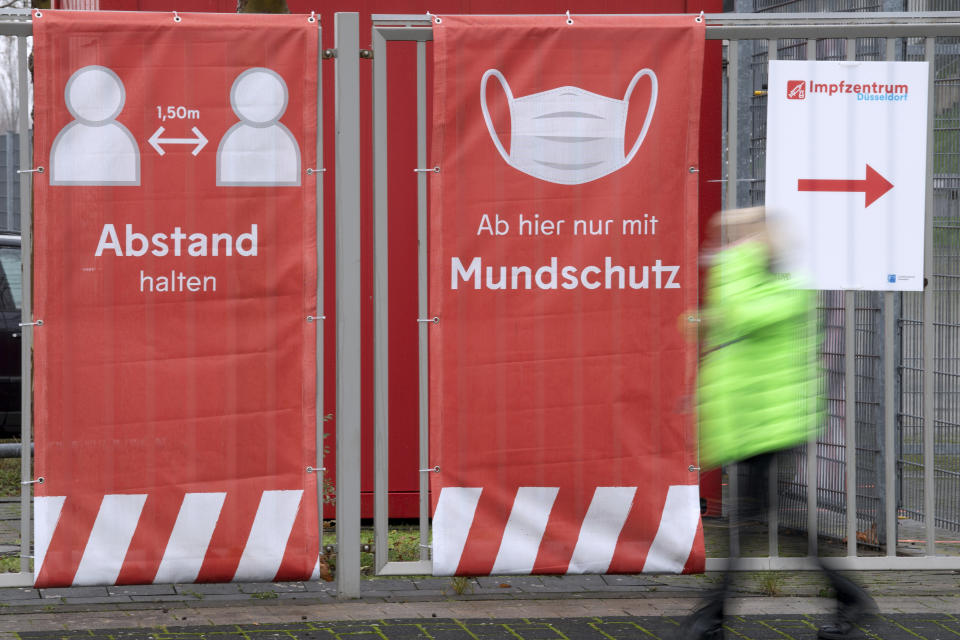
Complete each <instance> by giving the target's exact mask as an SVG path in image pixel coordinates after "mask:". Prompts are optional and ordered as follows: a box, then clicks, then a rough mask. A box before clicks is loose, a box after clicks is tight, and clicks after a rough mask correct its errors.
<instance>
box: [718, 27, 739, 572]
mask: <svg viewBox="0 0 960 640" xmlns="http://www.w3.org/2000/svg"><path fill="white" fill-rule="evenodd" d="M739 53H740V43H739V42H738V41H736V40H731V41H730V42H729V44H727V193H726V196H727V197H726V208H727V209H735V208H736V207H737V91H738V89H737V71H738V66H739V65H738V60H739V58H738V56H739ZM721 234H722V235H723V236H724V240H725V239H726V238H725V236H726V234H725V233H723V232H721ZM727 498H728V499H729V501H730V504H729V506H728V508H727V523H728V525H729V527H730V554H729V555H730V557H731V558H737V557H739V556H740V536H739V533H738V531H737V525H738V519H739V518H738V515H737V503H738V498H739V495H738V487H737V465H736V464H735V463H734V464H728V465H727Z"/></svg>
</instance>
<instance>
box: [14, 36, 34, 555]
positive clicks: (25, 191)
mask: <svg viewBox="0 0 960 640" xmlns="http://www.w3.org/2000/svg"><path fill="white" fill-rule="evenodd" d="M17 66H18V82H19V83H20V107H19V113H18V114H17V124H18V127H17V128H18V130H19V133H20V168H21V169H31V168H33V158H32V155H33V154H32V153H31V151H33V145H30V144H28V141H29V140H30V104H29V102H28V99H29V93H30V80H29V70H28V69H27V39H26V37H24V36H20V37H18V38H17ZM32 188H33V174H32V173H22V174H20V243H21V247H22V248H21V254H20V255H21V256H23V287H22V289H23V298H22V304H21V312H20V316H21V318H22V320H21V321H20V322H31V321H32V320H33V270H32V267H33V235H32V234H33V215H32V214H33V201H32V199H31V195H32ZM22 329H23V330H22V331H21V332H20V381H21V385H20V438H21V439H20V441H21V442H32V441H33V435H32V429H33V327H32V326H29V325H28V326H24V327H22ZM31 462H32V460H31V458H30V456H29V455H22V456H20V479H21V482H24V483H26V482H29V481H31V480H33V471H32V470H31V468H30V466H31ZM20 486H21V490H20V572H21V573H29V572H30V558H29V557H28V556H30V555H31V553H30V544H31V539H32V537H33V522H32V520H33V518H32V515H33V512H32V511H31V508H32V506H33V505H32V504H31V488H32V487H33V485H32V484H22V485H20Z"/></svg>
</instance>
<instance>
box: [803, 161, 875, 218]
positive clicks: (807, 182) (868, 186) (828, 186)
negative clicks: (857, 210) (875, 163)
mask: <svg viewBox="0 0 960 640" xmlns="http://www.w3.org/2000/svg"><path fill="white" fill-rule="evenodd" d="M890 189H893V184H892V183H891V182H890V181H888V180H887V179H886V178H884V177H883V176H882V175H880V174H879V173H877V172H876V170H874V168H873V167H871V166H870V165H867V177H866V178H864V179H863V180H815V179H803V178H801V179H799V180H797V191H842V192H845V193H855V192H858V191H862V192H863V206H864V208H866V207H869V206H870V205H871V204H873V203H874V202H876V200H877V198H879V197H880V196H882V195H883V194H885V193H886V192H887V191H890Z"/></svg>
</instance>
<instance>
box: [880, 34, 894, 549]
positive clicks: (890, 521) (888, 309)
mask: <svg viewBox="0 0 960 640" xmlns="http://www.w3.org/2000/svg"><path fill="white" fill-rule="evenodd" d="M895 46H896V40H895V39H893V38H887V55H886V59H887V60H893V59H894V55H895V51H894V48H895ZM895 304H896V301H895V300H894V292H893V291H884V293H883V428H884V430H883V442H884V445H883V449H884V452H883V453H884V457H883V471H884V489H885V490H884V496H883V498H884V509H883V512H884V522H885V527H884V530H885V531H886V548H887V555H888V556H896V555H897V492H896V491H895V487H896V486H897V443H896V440H895V438H896V433H895V431H896V428H897V423H896V420H897V414H896V405H895V404H894V386H895V382H896V380H895V375H896V371H895V368H894V367H895V362H894V344H893V341H894V335H895V331H896V326H895V324H894V322H895V319H896V318H895V314H896V307H895Z"/></svg>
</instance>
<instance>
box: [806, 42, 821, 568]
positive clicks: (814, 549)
mask: <svg viewBox="0 0 960 640" xmlns="http://www.w3.org/2000/svg"><path fill="white" fill-rule="evenodd" d="M816 59H817V41H816V40H814V39H812V38H811V39H810V40H807V60H816ZM814 326H817V325H814ZM819 449H820V445H819V444H818V442H817V434H816V432H814V433H813V434H811V435H810V438H809V439H808V440H807V555H808V556H810V557H816V556H817V555H819V549H818V545H817V535H818V534H819V533H820V531H819V528H820V523H819V518H818V516H819V513H818V512H817V509H818V507H817V493H818V489H819V481H820V480H819V478H820V475H819V474H818V473H817V471H818V468H817V467H818V466H819V455H818V453H819Z"/></svg>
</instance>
